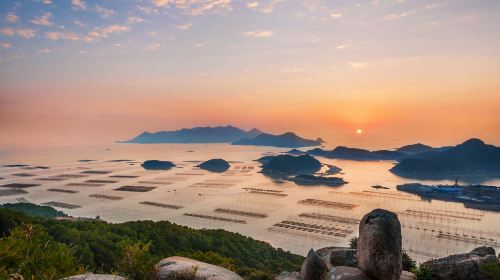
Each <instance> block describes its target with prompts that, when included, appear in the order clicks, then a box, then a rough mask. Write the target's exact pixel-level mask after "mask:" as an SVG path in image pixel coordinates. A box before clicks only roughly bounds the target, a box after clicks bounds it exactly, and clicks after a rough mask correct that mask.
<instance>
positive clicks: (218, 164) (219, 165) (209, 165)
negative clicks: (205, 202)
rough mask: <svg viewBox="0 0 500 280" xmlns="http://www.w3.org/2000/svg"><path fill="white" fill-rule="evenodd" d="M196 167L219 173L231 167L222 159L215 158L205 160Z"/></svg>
mask: <svg viewBox="0 0 500 280" xmlns="http://www.w3.org/2000/svg"><path fill="white" fill-rule="evenodd" d="M196 167H199V168H201V169H204V170H208V171H211V172H217V173H221V172H224V171H226V170H228V169H229V167H231V165H230V164H229V163H228V162H227V161H225V160H223V159H220V158H215V159H211V160H207V161H205V162H203V163H201V164H199V165H196Z"/></svg>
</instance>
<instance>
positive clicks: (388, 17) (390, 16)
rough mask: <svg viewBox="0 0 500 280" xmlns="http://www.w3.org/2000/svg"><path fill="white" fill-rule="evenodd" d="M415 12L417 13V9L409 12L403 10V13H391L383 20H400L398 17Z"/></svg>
mask: <svg viewBox="0 0 500 280" xmlns="http://www.w3.org/2000/svg"><path fill="white" fill-rule="evenodd" d="M415 13H416V12H415V11H409V12H403V13H399V14H390V15H388V16H386V17H384V18H383V20H385V21H390V20H398V19H402V18H405V17H407V16H411V15H413V14H415Z"/></svg>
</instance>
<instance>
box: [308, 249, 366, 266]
mask: <svg viewBox="0 0 500 280" xmlns="http://www.w3.org/2000/svg"><path fill="white" fill-rule="evenodd" d="M316 254H317V255H318V256H319V257H320V258H321V259H322V260H323V261H324V262H325V263H326V265H327V266H328V269H331V268H332V267H334V266H352V267H357V260H356V249H351V248H347V247H326V248H321V249H319V250H318V251H316Z"/></svg>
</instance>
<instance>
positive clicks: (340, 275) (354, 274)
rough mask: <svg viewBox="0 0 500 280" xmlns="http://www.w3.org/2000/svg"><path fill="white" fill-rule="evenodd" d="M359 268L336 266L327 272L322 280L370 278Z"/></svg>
mask: <svg viewBox="0 0 500 280" xmlns="http://www.w3.org/2000/svg"><path fill="white" fill-rule="evenodd" d="M371 279H372V278H370V277H368V276H366V274H365V273H364V272H363V271H361V269H359V268H356V267H350V266H337V267H334V268H332V269H331V270H330V272H328V274H327V275H326V277H325V278H324V280H371Z"/></svg>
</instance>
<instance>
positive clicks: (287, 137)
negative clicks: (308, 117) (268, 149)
mask: <svg viewBox="0 0 500 280" xmlns="http://www.w3.org/2000/svg"><path fill="white" fill-rule="evenodd" d="M323 142H324V141H323V140H322V139H321V138H317V139H316V140H311V139H305V138H302V137H300V136H298V135H297V134H295V133H293V132H287V133H284V134H281V135H273V134H268V133H261V134H259V135H257V136H255V137H253V138H246V139H241V140H239V141H235V142H233V143H232V145H251V146H272V147H281V148H301V147H313V146H321V145H322V144H323Z"/></svg>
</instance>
